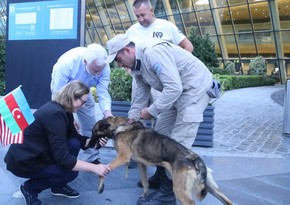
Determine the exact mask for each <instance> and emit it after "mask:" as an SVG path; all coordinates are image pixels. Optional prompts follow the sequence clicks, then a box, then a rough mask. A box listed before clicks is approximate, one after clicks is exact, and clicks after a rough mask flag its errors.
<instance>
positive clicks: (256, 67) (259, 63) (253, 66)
mask: <svg viewBox="0 0 290 205" xmlns="http://www.w3.org/2000/svg"><path fill="white" fill-rule="evenodd" d="M248 74H249V75H265V74H266V61H265V60H264V59H263V57H262V56H258V57H256V58H255V59H254V60H251V62H250V67H249V71H248Z"/></svg>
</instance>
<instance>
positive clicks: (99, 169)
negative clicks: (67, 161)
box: [93, 164, 111, 177]
mask: <svg viewBox="0 0 290 205" xmlns="http://www.w3.org/2000/svg"><path fill="white" fill-rule="evenodd" d="M110 171H111V168H110V167H109V165H104V164H98V165H95V168H94V170H93V172H94V173H95V174H97V175H99V176H101V177H106V175H107V174H109V173H110Z"/></svg>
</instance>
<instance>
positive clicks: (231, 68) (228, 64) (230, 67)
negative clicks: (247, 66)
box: [225, 61, 236, 74]
mask: <svg viewBox="0 0 290 205" xmlns="http://www.w3.org/2000/svg"><path fill="white" fill-rule="evenodd" d="M225 70H226V71H228V72H229V74H235V72H236V69H235V63H234V62H232V61H227V62H225Z"/></svg>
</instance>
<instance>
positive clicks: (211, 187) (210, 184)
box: [206, 167, 233, 205]
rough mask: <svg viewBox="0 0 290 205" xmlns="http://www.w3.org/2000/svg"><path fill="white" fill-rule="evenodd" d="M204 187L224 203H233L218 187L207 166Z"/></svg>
mask: <svg viewBox="0 0 290 205" xmlns="http://www.w3.org/2000/svg"><path fill="white" fill-rule="evenodd" d="M206 189H207V191H208V192H209V193H211V194H212V195H213V196H214V197H216V198H217V199H218V200H220V201H221V202H222V203H223V204H225V205H232V204H233V203H232V202H231V200H229V199H228V198H227V197H226V196H225V195H224V194H223V193H222V192H221V191H220V189H219V187H218V185H217V184H216V182H215V181H214V179H213V176H212V170H211V169H210V168H208V167H207V179H206Z"/></svg>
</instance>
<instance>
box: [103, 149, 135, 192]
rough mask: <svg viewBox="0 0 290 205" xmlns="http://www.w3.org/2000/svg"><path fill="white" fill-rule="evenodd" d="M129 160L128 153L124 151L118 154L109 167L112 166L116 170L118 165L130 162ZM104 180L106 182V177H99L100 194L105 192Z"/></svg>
mask: <svg viewBox="0 0 290 205" xmlns="http://www.w3.org/2000/svg"><path fill="white" fill-rule="evenodd" d="M129 160H130V158H129ZM129 160H128V157H127V154H124V153H121V154H118V156H117V157H116V158H115V159H114V160H113V161H112V162H111V163H110V164H109V167H110V168H111V170H114V169H116V168H117V167H119V166H121V165H123V164H126V163H128V162H129ZM104 182H105V178H103V177H99V186H98V192H99V194H101V193H103V192H104V187H105V185H104Z"/></svg>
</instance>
